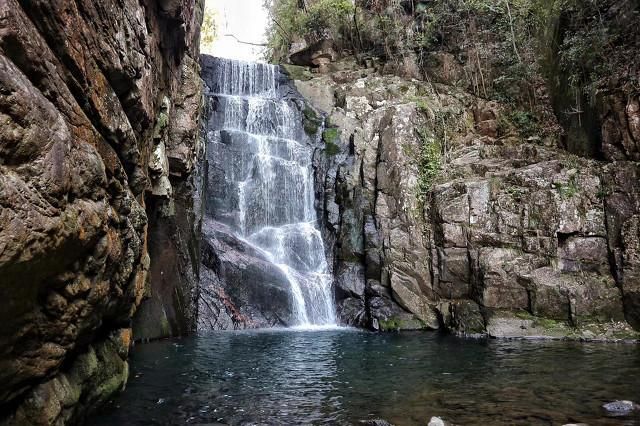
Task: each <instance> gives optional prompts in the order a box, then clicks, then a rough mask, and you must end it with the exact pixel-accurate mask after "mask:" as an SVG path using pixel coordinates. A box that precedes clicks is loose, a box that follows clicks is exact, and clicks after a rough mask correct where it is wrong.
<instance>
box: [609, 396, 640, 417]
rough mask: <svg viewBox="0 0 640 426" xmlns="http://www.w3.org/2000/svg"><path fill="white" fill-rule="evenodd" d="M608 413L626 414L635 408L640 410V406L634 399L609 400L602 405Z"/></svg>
mask: <svg viewBox="0 0 640 426" xmlns="http://www.w3.org/2000/svg"><path fill="white" fill-rule="evenodd" d="M602 408H604V409H605V410H606V411H607V413H608V414H610V415H614V416H625V415H627V414H629V413H631V412H632V411H634V410H640V406H638V404H636V403H634V402H633V401H627V400H620V401H613V402H608V403H606V404H603V405H602Z"/></svg>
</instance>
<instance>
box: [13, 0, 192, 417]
mask: <svg viewBox="0 0 640 426" xmlns="http://www.w3.org/2000/svg"><path fill="white" fill-rule="evenodd" d="M201 19H202V5H201V3H200V2H199V1H186V0H174V1H164V2H155V1H143V2H138V1H124V2H123V1H118V2H116V1H106V2H99V3H96V2H92V1H78V2H71V3H69V2H59V1H58V2H50V1H40V0H20V1H18V0H7V1H3V2H0V115H1V116H2V119H1V120H0V123H1V124H0V133H1V135H2V136H1V138H2V141H3V143H2V147H0V276H2V279H1V283H2V284H1V285H0V297H1V298H2V300H4V301H5V305H4V307H3V309H2V312H1V313H0V323H1V324H2V325H1V326H0V348H1V349H0V370H1V373H0V377H1V378H2V385H0V404H2V405H1V406H2V408H1V410H0V416H2V417H3V418H4V422H6V423H7V424H27V423H30V424H63V423H65V422H71V421H75V420H77V419H81V418H82V416H83V415H84V413H85V412H86V411H87V410H89V409H91V408H93V407H95V406H96V405H97V404H99V403H100V402H101V401H103V400H104V399H105V398H106V397H107V396H108V395H110V394H111V393H112V392H114V391H116V390H117V389H119V388H121V387H122V386H123V385H124V383H125V382H126V377H127V362H126V358H127V351H128V347H129V343H130V341H131V319H132V316H133V315H134V312H135V311H136V307H137V306H138V305H139V304H140V303H141V302H142V300H143V298H144V297H145V294H148V292H149V291H150V292H151V293H152V294H153V292H154V291H155V289H156V287H157V282H158V274H160V275H162V273H163V271H162V270H160V271H159V272H156V269H155V268H157V266H156V265H157V263H155V261H156V259H155V258H156V257H158V255H157V253H158V252H159V251H161V250H160V248H159V247H158V245H157V244H158V242H159V241H161V239H159V238H149V239H148V238H147V236H148V230H150V231H151V233H153V232H154V231H153V230H154V227H155V226H156V224H157V222H156V219H155V216H156V211H157V208H158V207H157V206H158V205H159V204H163V207H162V209H163V211H168V212H169V213H163V216H164V217H166V216H167V215H170V214H171V212H172V211H177V212H180V209H181V208H182V207H180V205H181V204H182V202H181V201H180V200H179V198H180V195H176V194H180V193H181V191H182V192H185V193H188V192H189V190H188V189H182V188H181V186H182V185H188V183H187V182H188V181H189V180H190V179H191V177H190V176H191V175H192V172H191V171H192V170H193V164H194V162H195V156H196V151H197V148H196V142H197V138H196V132H197V130H198V129H197V125H196V122H197V114H196V115H193V114H194V112H195V111H197V108H199V105H200V94H199V93H200V86H199V83H198V78H197V74H198V71H197V62H196V61H194V60H193V58H195V57H196V55H197V44H198V36H199V26H200V21H201ZM177 93H181V96H176V94H177ZM185 188H186V186H185ZM190 198H191V195H190V194H187V195H185V199H190ZM172 205H173V210H172V207H171V206H172ZM164 206H166V207H164ZM194 210H195V208H194ZM149 213H150V215H148V214H149ZM149 217H151V221H149ZM176 226H177V227H178V228H179V227H180V224H178V225H176ZM183 240H184V239H183ZM194 252H195V253H197V251H194ZM150 253H151V256H152V257H151V258H150V256H149V254H150ZM176 253H186V250H183V247H182V246H178V248H177V249H176ZM184 263H185V264H186V263H189V262H184ZM150 265H152V266H151V268H152V269H151V271H150ZM178 269H179V268H178ZM149 278H151V280H150V281H149ZM170 285H171V286H175V285H176V284H175V283H171V284H170ZM168 293H169V296H168V297H169V298H170V300H173V298H174V293H175V292H174V291H170V292H168ZM181 315H182V313H177V314H176V317H178V316H181ZM187 316H188V315H187ZM156 319H157V320H158V322H159V318H156ZM186 328H187V327H186Z"/></svg>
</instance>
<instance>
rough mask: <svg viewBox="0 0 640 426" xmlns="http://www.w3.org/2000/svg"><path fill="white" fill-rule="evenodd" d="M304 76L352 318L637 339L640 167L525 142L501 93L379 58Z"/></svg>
mask: <svg viewBox="0 0 640 426" xmlns="http://www.w3.org/2000/svg"><path fill="white" fill-rule="evenodd" d="M296 85H297V87H298V89H299V91H300V93H302V94H303V95H305V96H306V97H307V99H308V100H309V101H310V102H312V103H314V105H315V106H316V107H317V109H318V110H320V111H322V112H324V113H326V114H327V125H328V126H329V127H330V128H333V129H329V130H331V131H327V130H325V133H324V141H325V149H324V150H323V152H318V153H317V156H316V170H317V173H316V181H317V185H318V188H317V195H318V197H319V199H320V205H319V206H318V207H319V209H320V210H321V211H323V212H324V221H325V224H326V234H327V239H328V240H329V241H331V242H332V247H333V248H332V254H333V255H334V272H335V277H336V297H337V299H338V304H339V314H340V316H341V318H342V321H343V322H344V323H348V324H353V325H359V326H367V327H371V328H373V329H382V330H388V329H414V328H431V329H435V328H445V329H448V330H452V331H454V332H456V333H459V334H471V335H475V334H485V335H491V336H499V337H522V336H534V337H535V336H546V337H564V336H573V337H580V338H586V339H599V338H603V339H616V338H621V339H624V338H637V336H638V335H637V333H636V332H634V331H633V330H632V328H631V327H630V325H631V326H633V327H636V328H638V326H639V324H638V313H639V309H638V300H637V299H638V296H637V294H638V289H637V288H636V287H637V285H636V283H637V281H638V280H637V278H636V277H635V272H634V266H633V265H635V264H636V263H637V262H635V261H634V259H635V257H636V256H637V250H638V249H637V248H636V247H637V244H636V242H637V241H636V240H637V239H638V229H637V226H636V223H637V215H638V208H639V206H640V205H639V204H637V195H636V194H637V189H635V188H636V186H637V185H636V182H637V175H636V173H637V170H638V165H637V164H636V163H633V162H618V163H597V162H594V161H589V160H586V159H583V158H580V157H577V156H574V155H570V154H568V153H566V152H563V151H560V150H556V149H554V148H549V147H546V146H544V145H543V144H541V143H538V142H537V140H536V139H535V138H533V139H529V140H523V138H521V137H519V136H517V133H516V132H515V131H513V129H512V128H511V127H510V125H509V124H508V123H505V122H504V119H503V118H501V117H503V114H502V111H501V109H500V106H499V105H497V104H493V103H487V102H485V101H482V100H479V99H476V98H475V97H473V96H471V95H468V94H465V93H464V92H462V91H461V90H459V89H455V88H453V87H451V86H445V85H439V84H436V85H425V84H422V83H419V82H417V81H415V80H413V81H408V80H403V79H401V78H399V77H381V76H378V75H373V74H371V73H369V72H368V71H367V70H364V71H363V70H357V71H349V70H345V71H338V72H334V73H332V74H330V75H328V76H322V77H317V78H314V79H312V80H309V81H297V82H296Z"/></svg>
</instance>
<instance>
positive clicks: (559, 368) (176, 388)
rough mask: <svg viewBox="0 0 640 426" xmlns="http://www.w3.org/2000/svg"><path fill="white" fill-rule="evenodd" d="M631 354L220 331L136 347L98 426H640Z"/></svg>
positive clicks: (613, 349)
mask: <svg viewBox="0 0 640 426" xmlns="http://www.w3.org/2000/svg"><path fill="white" fill-rule="evenodd" d="M639 377H640V347H639V346H637V345H624V344H620V345H616V344H584V343H578V342H575V343H572V342H550V341H546V342H542V341H505V340H467V339H459V338H455V337H452V336H443V335H438V334H429V333H416V334H412V333H409V334H372V333H368V332H361V331H352V330H324V331H304V330H300V331H291V330H275V331H244V332H219V333H211V334H206V335H199V336H193V337H190V338H186V339H182V340H172V341H162V342H156V343H151V344H146V345H140V346H137V347H136V348H134V350H133V352H132V355H131V377H130V381H129V384H128V387H127V390H126V391H125V392H124V393H123V394H122V395H120V396H119V397H118V398H116V399H115V400H114V401H113V402H112V403H111V405H110V406H108V407H107V409H106V410H105V411H104V412H103V413H101V414H99V415H98V416H97V417H96V418H95V419H93V420H92V421H91V422H90V424H96V425H183V424H233V425H236V424H276V425H295V424H332V425H334V424H335V425H343V424H344V425H347V424H357V423H358V422H359V421H360V420H363V419H373V418H383V419H385V420H387V421H389V422H391V423H393V424H395V425H398V426H401V425H426V423H427V422H428V420H429V418H431V416H440V417H442V418H444V419H445V420H449V421H451V422H454V423H456V424H459V425H477V424H487V425H535V424H540V425H551V424H553V425H555V424H558V425H561V424H564V423H577V422H584V423H589V424H590V425H640V417H638V416H635V417H618V418H613V417H607V416H606V415H605V413H604V412H603V410H602V408H601V405H602V404H603V403H605V402H609V401H612V400H616V399H631V400H635V401H636V402H638V401H640V382H639V381H638V378H639Z"/></svg>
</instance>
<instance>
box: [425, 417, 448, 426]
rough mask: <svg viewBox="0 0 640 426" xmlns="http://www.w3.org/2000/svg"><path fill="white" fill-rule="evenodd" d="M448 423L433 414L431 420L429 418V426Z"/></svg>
mask: <svg viewBox="0 0 640 426" xmlns="http://www.w3.org/2000/svg"><path fill="white" fill-rule="evenodd" d="M446 425H447V424H446V423H445V422H444V420H442V419H441V418H440V417H436V416H433V417H431V420H429V425H428V426H446Z"/></svg>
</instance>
